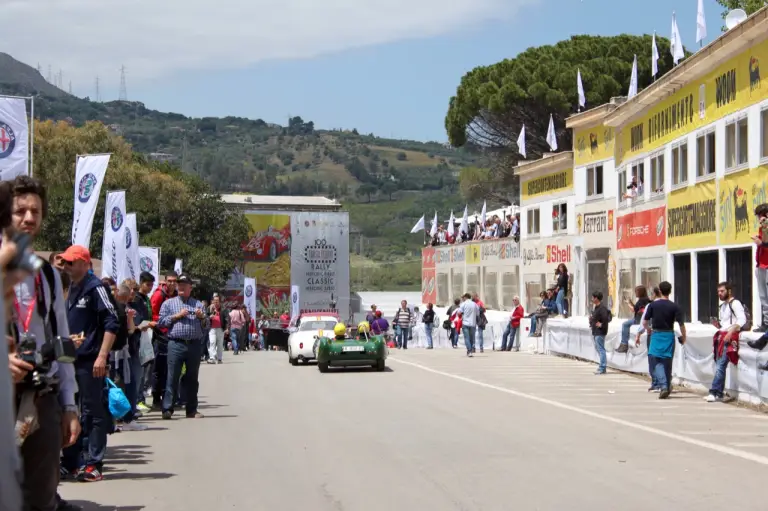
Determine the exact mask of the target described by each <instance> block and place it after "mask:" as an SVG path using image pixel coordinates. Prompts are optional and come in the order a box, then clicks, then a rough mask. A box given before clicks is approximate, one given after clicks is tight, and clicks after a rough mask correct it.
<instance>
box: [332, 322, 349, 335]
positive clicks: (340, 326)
mask: <svg viewBox="0 0 768 511" xmlns="http://www.w3.org/2000/svg"><path fill="white" fill-rule="evenodd" d="M346 334H347V326H346V325H345V324H344V323H336V326H335V327H333V335H335V336H336V337H341V336H342V335H346Z"/></svg>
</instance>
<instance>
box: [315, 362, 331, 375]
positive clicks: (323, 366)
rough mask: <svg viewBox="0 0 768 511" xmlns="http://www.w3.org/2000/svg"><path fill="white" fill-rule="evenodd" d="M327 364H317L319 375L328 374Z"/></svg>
mask: <svg viewBox="0 0 768 511" xmlns="http://www.w3.org/2000/svg"><path fill="white" fill-rule="evenodd" d="M328 367H329V365H328V362H318V364H317V368H318V369H319V370H320V372H321V373H327V372H328Z"/></svg>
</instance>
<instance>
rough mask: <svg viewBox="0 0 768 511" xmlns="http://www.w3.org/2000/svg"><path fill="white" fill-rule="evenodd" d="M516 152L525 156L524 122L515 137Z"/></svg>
mask: <svg viewBox="0 0 768 511" xmlns="http://www.w3.org/2000/svg"><path fill="white" fill-rule="evenodd" d="M517 152H518V153H520V154H522V155H523V158H525V124H523V127H522V128H520V135H519V136H518V137H517Z"/></svg>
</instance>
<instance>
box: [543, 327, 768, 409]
mask: <svg viewBox="0 0 768 511" xmlns="http://www.w3.org/2000/svg"><path fill="white" fill-rule="evenodd" d="M622 322H623V320H621V319H619V318H614V320H613V321H612V322H611V323H610V325H609V327H608V335H607V336H606V338H605V350H606V358H607V361H608V366H609V367H613V368H615V369H620V370H622V371H629V372H633V373H642V374H648V350H647V347H646V337H645V335H644V334H643V336H642V338H641V341H640V342H641V344H640V346H638V347H635V344H634V339H635V336H636V334H637V331H638V329H639V326H633V327H632V328H631V333H630V342H629V351H628V352H626V353H619V352H617V351H616V349H617V348H618V347H619V344H620V342H621V324H622ZM685 328H686V331H687V342H686V343H685V345H683V346H680V344H678V343H675V356H674V361H673V364H672V376H673V381H674V383H676V384H682V385H685V386H689V387H691V388H694V389H697V390H707V389H709V386H710V384H711V383H712V379H713V378H714V369H715V366H714V356H713V350H712V336H713V335H714V333H715V328H714V327H713V326H711V325H702V324H687V325H685ZM675 335H676V336H678V335H680V333H679V331H676V334H675ZM759 338H760V334H756V333H752V332H749V333H742V334H741V338H740V345H739V363H738V365H736V366H734V365H733V364H728V369H727V376H726V381H725V389H726V391H727V392H728V393H729V394H730V395H731V396H733V397H736V398H737V399H738V400H740V401H745V402H749V403H752V404H761V403H766V402H768V377H766V372H765V371H761V370H760V369H759V366H760V365H762V364H764V363H765V362H766V361H767V360H768V350H766V351H765V352H763V353H760V352H757V351H755V350H754V349H752V348H750V347H749V346H748V345H747V341H748V340H757V339H759ZM544 348H545V350H548V351H549V352H552V353H560V354H563V355H570V356H574V357H578V358H581V359H584V360H591V361H593V362H597V361H598V357H597V351H596V350H595V347H594V344H593V341H592V333H591V330H590V328H589V322H588V320H587V318H586V317H577V318H568V319H556V318H550V319H548V320H547V328H546V329H545V331H544Z"/></svg>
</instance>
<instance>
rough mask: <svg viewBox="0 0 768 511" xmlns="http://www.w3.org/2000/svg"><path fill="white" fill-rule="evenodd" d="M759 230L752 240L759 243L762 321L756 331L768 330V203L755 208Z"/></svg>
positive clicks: (758, 290) (759, 292) (758, 265)
mask: <svg viewBox="0 0 768 511" xmlns="http://www.w3.org/2000/svg"><path fill="white" fill-rule="evenodd" d="M755 217H756V218H757V220H758V230H757V234H756V235H755V236H752V241H754V242H755V245H757V257H756V258H755V259H756V263H757V270H756V271H757V292H758V295H759V296H760V309H761V313H762V314H761V318H760V319H761V322H760V325H759V326H758V327H757V328H755V332H766V331H768V204H760V205H759V206H758V207H756V208H755Z"/></svg>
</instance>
